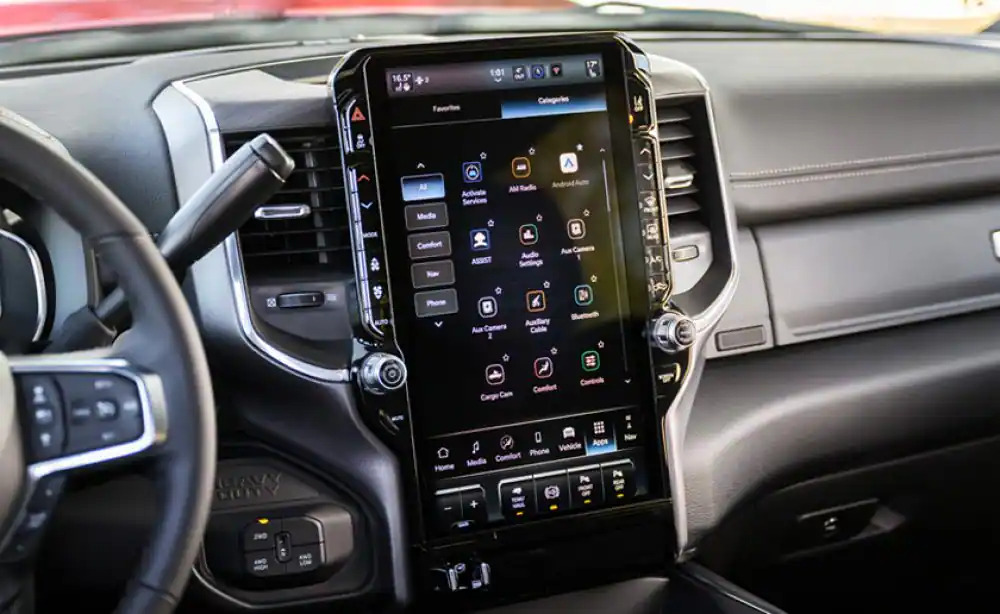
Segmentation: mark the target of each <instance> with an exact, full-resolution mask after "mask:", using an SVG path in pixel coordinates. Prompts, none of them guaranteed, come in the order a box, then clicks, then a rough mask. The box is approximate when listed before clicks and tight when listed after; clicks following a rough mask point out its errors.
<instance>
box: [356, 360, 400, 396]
mask: <svg viewBox="0 0 1000 614" xmlns="http://www.w3.org/2000/svg"><path fill="white" fill-rule="evenodd" d="M359 377H360V379H361V386H362V387H363V388H364V389H365V390H366V391H367V392H370V393H372V394H385V393H387V392H392V391H393V390H398V389H399V388H401V387H402V386H403V384H405V383H406V364H404V363H403V361H402V360H400V359H399V358H397V357H396V356H393V355H392V354H386V353H385V352H375V353H373V354H369V355H368V356H365V358H364V360H362V361H361V368H360V369H359Z"/></svg>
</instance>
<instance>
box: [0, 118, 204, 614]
mask: <svg viewBox="0 0 1000 614" xmlns="http://www.w3.org/2000/svg"><path fill="white" fill-rule="evenodd" d="M0 178H3V179H5V180H7V181H10V182H12V183H15V184H17V185H18V186H20V187H21V188H23V189H24V190H25V191H27V192H28V193H29V194H30V195H32V196H33V197H34V198H35V199H37V200H38V201H39V202H41V203H43V204H44V205H47V206H49V207H51V208H52V209H53V210H54V211H55V212H57V213H58V214H59V215H60V216H62V217H63V218H64V219H65V220H66V221H67V222H68V223H69V224H70V225H71V226H73V227H74V228H75V229H76V230H77V231H79V232H80V234H81V235H82V237H83V239H84V242H85V243H86V244H88V245H90V246H91V247H92V248H93V249H94V250H95V251H96V252H97V254H98V255H99V257H100V258H101V260H102V261H103V262H106V263H107V264H108V265H109V266H110V267H111V269H113V270H114V271H115V272H116V273H117V275H118V281H119V284H120V286H121V287H122V289H123V290H124V291H125V295H126V296H127V298H128V301H129V304H130V306H131V308H132V313H133V314H134V319H133V326H132V329H131V330H130V331H128V333H126V334H125V335H123V336H122V338H120V339H119V342H117V343H116V344H115V346H114V347H113V348H112V349H102V350H95V351H91V352H84V353H69V354H46V355H41V356H32V357H8V358H9V362H10V367H9V370H11V371H13V373H14V374H15V375H17V374H19V373H35V374H46V373H63V374H64V373H77V372H81V373H89V372H91V371H92V368H93V366H94V365H98V366H99V367H100V366H106V367H107V368H108V369H110V370H113V371H114V372H116V373H119V374H121V375H126V376H128V377H129V378H132V379H134V380H135V381H136V382H138V383H140V384H141V386H139V388H138V389H139V390H140V393H141V394H140V396H141V397H142V399H143V403H142V415H141V417H142V425H143V427H142V435H141V436H140V437H139V438H138V439H135V440H134V441H130V442H115V443H114V444H109V445H108V446H106V447H104V448H101V449H95V450H90V451H86V452H78V453H75V454H74V453H69V452H67V453H66V454H63V455H61V456H59V457H58V458H54V459H51V460H48V461H47V462H43V463H35V464H27V474H28V479H27V480H25V482H26V485H27V487H28V488H30V486H31V478H32V476H34V477H38V475H41V474H43V473H45V472H46V471H53V470H58V471H70V470H74V469H78V468H83V467H88V466H93V465H96V464H99V463H103V462H110V461H121V460H123V459H128V458H135V459H145V460H148V461H149V462H151V463H152V464H153V468H154V471H153V475H154V479H155V484H156V490H157V496H158V505H159V514H158V518H157V519H156V520H155V523H154V529H153V532H152V535H151V538H150V542H149V544H148V545H147V547H146V549H145V551H144V553H143V558H142V562H141V564H140V566H139V567H138V569H137V571H136V573H135V576H134V577H133V578H132V579H131V581H130V582H129V585H128V588H127V590H126V593H125V595H124V597H123V598H122V600H121V602H120V603H119V606H118V608H117V610H116V611H117V612H118V613H120V614H140V613H143V614H148V613H161V612H164V613H165V612H171V611H173V610H174V608H175V607H176V605H177V603H178V601H179V599H180V597H181V595H182V593H183V590H184V587H185V585H186V583H187V580H188V578H189V575H190V572H191V568H192V565H193V564H194V561H195V558H196V557H197V555H198V552H199V548H200V544H201V540H202V536H203V533H204V530H205V525H206V523H207V520H208V515H209V511H210V508H211V501H212V495H213V482H214V477H215V465H216V432H215V428H216V427H215V406H214V400H213V396H212V386H211V376H210V372H209V368H208V361H207V359H206V357H205V350H204V348H203V346H202V344H201V338H200V336H199V333H198V329H197V326H196V324H195V321H194V318H193V316H192V315H191V311H190V309H189V307H188V304H187V302H186V301H185V299H184V296H183V294H182V292H181V289H180V287H179V286H178V284H177V282H176V280H175V279H174V276H173V274H172V273H171V271H170V269H169V268H168V267H167V265H166V263H165V262H164V260H163V258H162V257H161V256H160V254H159V252H158V250H157V248H156V246H155V245H154V243H153V241H152V239H151V238H150V236H149V234H148V232H147V230H146V229H145V228H144V227H143V225H142V223H141V222H140V221H139V220H138V219H137V218H136V217H135V215H133V214H132V212H131V211H129V209H128V208H127V207H126V206H125V205H124V204H123V203H122V202H121V201H120V200H119V199H118V198H117V197H116V196H115V195H114V193H112V192H111V191H110V190H109V189H108V188H107V187H106V186H105V185H104V184H103V183H102V182H101V181H100V180H99V179H97V177H95V176H94V175H93V174H92V173H91V172H90V171H88V170H87V169H86V168H84V167H83V166H82V165H80V164H79V163H78V162H76V161H75V160H74V159H73V158H72V157H70V156H69V155H68V153H67V152H66V151H65V150H64V149H63V148H62V147H61V145H60V144H58V142H57V141H55V140H54V139H52V138H51V137H48V136H47V135H45V133H44V132H41V131H40V130H38V129H37V128H36V127H34V126H33V125H32V124H30V122H27V121H26V120H24V119H23V118H21V117H19V116H17V115H15V114H12V113H10V112H9V111H5V110H0ZM2 358H3V357H2V356H0V359H2ZM74 369H77V370H76V371H74ZM0 371H5V372H3V373H0V411H3V412H6V411H7V407H6V406H7V404H8V403H9V402H10V400H9V398H7V396H6V395H5V394H4V390H3V388H4V383H3V381H4V380H3V378H4V377H9V373H7V372H6V369H5V365H4V360H0ZM11 411H13V408H11ZM15 426H16V425H15ZM13 431H15V432H16V431H17V429H16V428H14V429H13ZM11 439H13V440H14V441H13V442H8V444H6V445H5V444H4V442H0V445H3V449H0V460H2V459H5V458H6V457H7V456H8V454H7V450H6V447H7V445H11V446H21V445H22V442H20V441H17V438H16V437H13V438H11ZM24 447H25V448H28V447H29V446H27V445H25V446H24ZM23 465H24V464H23V461H22V467H21V469H22V470H23V469H24V466H23ZM0 486H2V487H3V488H0V499H2V497H3V493H4V488H6V487H7V486H8V485H7V484H6V483H5V482H4V483H2V484H0ZM26 496H27V494H26V493H24V492H22V493H21V499H24V498H25V497H26ZM6 503H7V502H5V501H3V500H0V514H2V513H3V510H4V509H5V504H6ZM8 516H9V514H8ZM4 520H5V521H6V522H7V523H8V524H9V521H10V518H6V519H4Z"/></svg>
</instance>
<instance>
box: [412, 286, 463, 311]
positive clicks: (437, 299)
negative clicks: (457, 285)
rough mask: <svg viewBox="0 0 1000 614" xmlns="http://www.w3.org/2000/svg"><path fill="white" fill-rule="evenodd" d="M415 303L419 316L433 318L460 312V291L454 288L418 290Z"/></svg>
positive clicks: (414, 297) (414, 296) (414, 298)
mask: <svg viewBox="0 0 1000 614" xmlns="http://www.w3.org/2000/svg"><path fill="white" fill-rule="evenodd" d="M413 304H414V307H415V309H416V312H417V317H418V318H433V317H435V316H445V315H449V314H452V313H456V312H458V293H457V292H455V289H454V288H447V289H445V290H431V291H430V292H417V293H416V294H414V295H413Z"/></svg>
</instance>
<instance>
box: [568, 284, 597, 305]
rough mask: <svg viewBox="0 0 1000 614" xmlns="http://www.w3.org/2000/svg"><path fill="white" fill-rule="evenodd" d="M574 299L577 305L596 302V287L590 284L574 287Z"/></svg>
mask: <svg viewBox="0 0 1000 614" xmlns="http://www.w3.org/2000/svg"><path fill="white" fill-rule="evenodd" d="M573 300H574V301H576V304H577V305H581V306H583V305H589V304H591V303H593V302H594V289H593V288H591V287H590V284H580V285H579V286H577V287H576V288H573Z"/></svg>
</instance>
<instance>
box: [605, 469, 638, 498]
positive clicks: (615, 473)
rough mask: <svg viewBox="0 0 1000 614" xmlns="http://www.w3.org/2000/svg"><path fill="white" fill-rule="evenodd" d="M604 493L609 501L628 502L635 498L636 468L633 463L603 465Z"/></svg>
mask: <svg viewBox="0 0 1000 614" xmlns="http://www.w3.org/2000/svg"><path fill="white" fill-rule="evenodd" d="M601 472H602V473H603V474H604V493H605V496H606V498H607V500H608V501H611V502H614V501H627V500H629V499H631V498H632V497H633V496H635V466H634V465H633V464H632V461H618V462H614V463H605V464H603V465H601Z"/></svg>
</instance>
